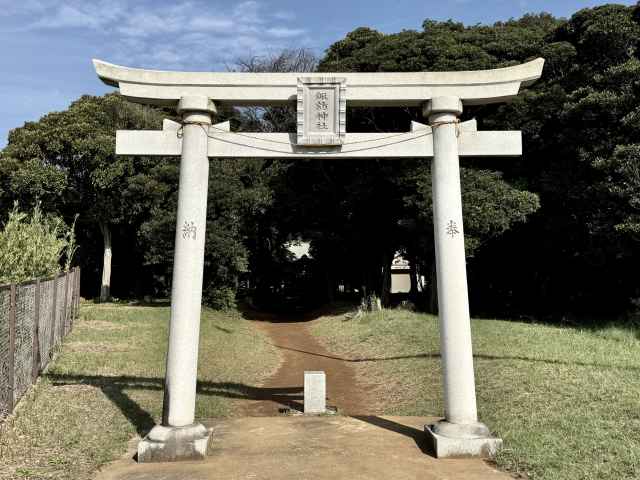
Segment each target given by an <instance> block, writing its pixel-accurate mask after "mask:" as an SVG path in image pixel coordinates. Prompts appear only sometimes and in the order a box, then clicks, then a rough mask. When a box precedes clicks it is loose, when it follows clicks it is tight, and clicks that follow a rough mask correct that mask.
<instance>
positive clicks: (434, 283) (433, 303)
mask: <svg viewBox="0 0 640 480" xmlns="http://www.w3.org/2000/svg"><path fill="white" fill-rule="evenodd" d="M429 313H432V314H434V315H437V314H438V275H437V271H436V262H433V264H432V265H431V282H430V284H429Z"/></svg>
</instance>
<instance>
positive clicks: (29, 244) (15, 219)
mask: <svg viewBox="0 0 640 480" xmlns="http://www.w3.org/2000/svg"><path fill="white" fill-rule="evenodd" d="M74 230H75V221H74V224H72V225H71V227H68V226H67V225H66V224H65V223H64V221H63V220H62V219H61V218H60V217H57V216H54V215H47V214H44V213H43V212H42V210H41V208H40V204H39V203H38V204H36V205H35V207H34V208H33V212H32V213H30V214H29V213H26V212H22V211H20V210H19V208H18V203H17V202H16V204H15V205H14V207H13V210H11V211H10V212H9V218H8V220H7V222H6V223H5V225H4V228H3V229H2V231H0V284H5V283H20V282H24V281H27V280H31V279H35V278H46V277H51V276H53V275H55V274H56V273H59V272H60V270H61V267H60V263H61V261H62V260H63V258H64V265H65V270H69V268H70V266H71V262H72V260H73V255H74V253H75V248H76V247H75V232H74Z"/></svg>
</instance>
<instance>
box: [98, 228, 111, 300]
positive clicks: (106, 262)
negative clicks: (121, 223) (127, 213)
mask: <svg viewBox="0 0 640 480" xmlns="http://www.w3.org/2000/svg"><path fill="white" fill-rule="evenodd" d="M100 232H102V239H103V241H104V253H103V256H102V284H101V285H100V301H101V302H106V301H108V300H109V299H110V298H111V256H112V253H111V230H110V228H109V224H108V223H106V222H100Z"/></svg>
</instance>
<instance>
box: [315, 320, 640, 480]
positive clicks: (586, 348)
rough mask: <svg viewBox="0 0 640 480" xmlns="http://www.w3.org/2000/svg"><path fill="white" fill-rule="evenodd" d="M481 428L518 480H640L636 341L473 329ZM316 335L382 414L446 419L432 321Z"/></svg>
mask: <svg viewBox="0 0 640 480" xmlns="http://www.w3.org/2000/svg"><path fill="white" fill-rule="evenodd" d="M472 330H473V341H474V356H475V370H476V389H477V394H478V410H479V412H478V413H479V416H480V420H481V421H483V422H485V423H486V424H487V425H489V427H490V428H491V429H492V430H493V432H495V433H496V434H497V435H498V436H500V437H502V438H503V439H504V447H505V448H504V449H503V451H502V452H501V453H500V454H499V456H498V458H497V462H498V465H499V467H500V468H502V469H504V470H508V471H511V472H514V473H519V474H521V478H531V479H536V480H538V479H544V480H552V479H553V480H569V479H570V480H580V479H612V480H613V479H615V480H622V479H640V339H639V338H638V333H637V332H633V331H629V330H624V329H620V328H614V327H609V328H603V329H602V330H577V329H571V328H558V327H553V326H546V325H539V324H525V323H518V322H507V321H500V320H480V319H476V320H473V321H472ZM313 332H314V334H315V335H317V336H318V337H319V338H320V339H321V341H322V342H323V343H324V344H325V345H326V346H327V347H328V348H329V349H331V350H332V351H333V352H335V353H340V354H342V355H344V356H346V357H349V358H351V359H359V360H362V359H369V360H368V361H358V362H354V363H353V364H352V365H353V366H354V367H355V368H356V369H357V371H358V374H359V375H362V376H363V377H364V378H366V379H367V382H371V383H375V384H377V385H378V387H377V391H375V392H373V396H374V397H375V398H380V399H383V400H382V401H383V409H384V411H385V413H387V414H397V415H443V402H442V396H441V391H442V388H441V370H440V359H439V356H438V353H439V336H438V325H437V318H435V317H433V316H430V315H424V314H415V313H410V312H406V311H401V310H397V311H393V310H392V311H385V312H384V315H381V314H378V313H373V314H369V315H367V316H363V317H360V318H358V319H353V320H348V321H345V317H343V316H333V317H331V316H329V317H324V318H322V319H320V320H319V321H317V322H316V323H315V325H314V327H313Z"/></svg>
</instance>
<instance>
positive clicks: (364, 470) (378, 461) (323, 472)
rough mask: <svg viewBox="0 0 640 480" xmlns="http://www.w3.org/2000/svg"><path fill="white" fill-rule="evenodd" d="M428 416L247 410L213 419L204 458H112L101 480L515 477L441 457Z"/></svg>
mask: <svg viewBox="0 0 640 480" xmlns="http://www.w3.org/2000/svg"><path fill="white" fill-rule="evenodd" d="M435 420H437V419H435V418H425V417H386V416H385V417H377V416H368V417H356V418H353V417H343V416H305V415H300V416H296V417H282V416H281V417H241V418H228V419H217V420H212V421H211V424H210V425H211V426H212V427H213V434H212V438H211V442H210V447H209V454H208V455H207V457H206V458H205V460H204V461H200V462H175V463H143V464H136V463H135V462H134V461H133V460H131V457H132V453H133V451H130V452H129V453H128V454H127V455H126V456H124V457H123V458H122V459H121V460H118V461H117V462H114V463H112V464H110V465H106V466H105V467H103V468H102V469H101V471H100V472H99V473H98V475H97V477H96V480H239V479H243V480H244V479H253V480H304V479H313V480H343V479H348V480H416V479H420V480H510V479H511V480H513V478H512V477H511V475H509V474H507V473H503V472H498V471H496V469H495V468H493V467H492V465H491V464H490V463H487V462H484V461H482V460H480V459H478V458H461V459H449V460H446V461H442V460H439V459H436V458H435V457H434V455H433V452H432V451H431V450H430V449H429V448H428V446H427V445H426V443H427V439H426V436H425V434H424V431H423V427H424V424H425V423H428V422H430V421H435Z"/></svg>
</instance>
